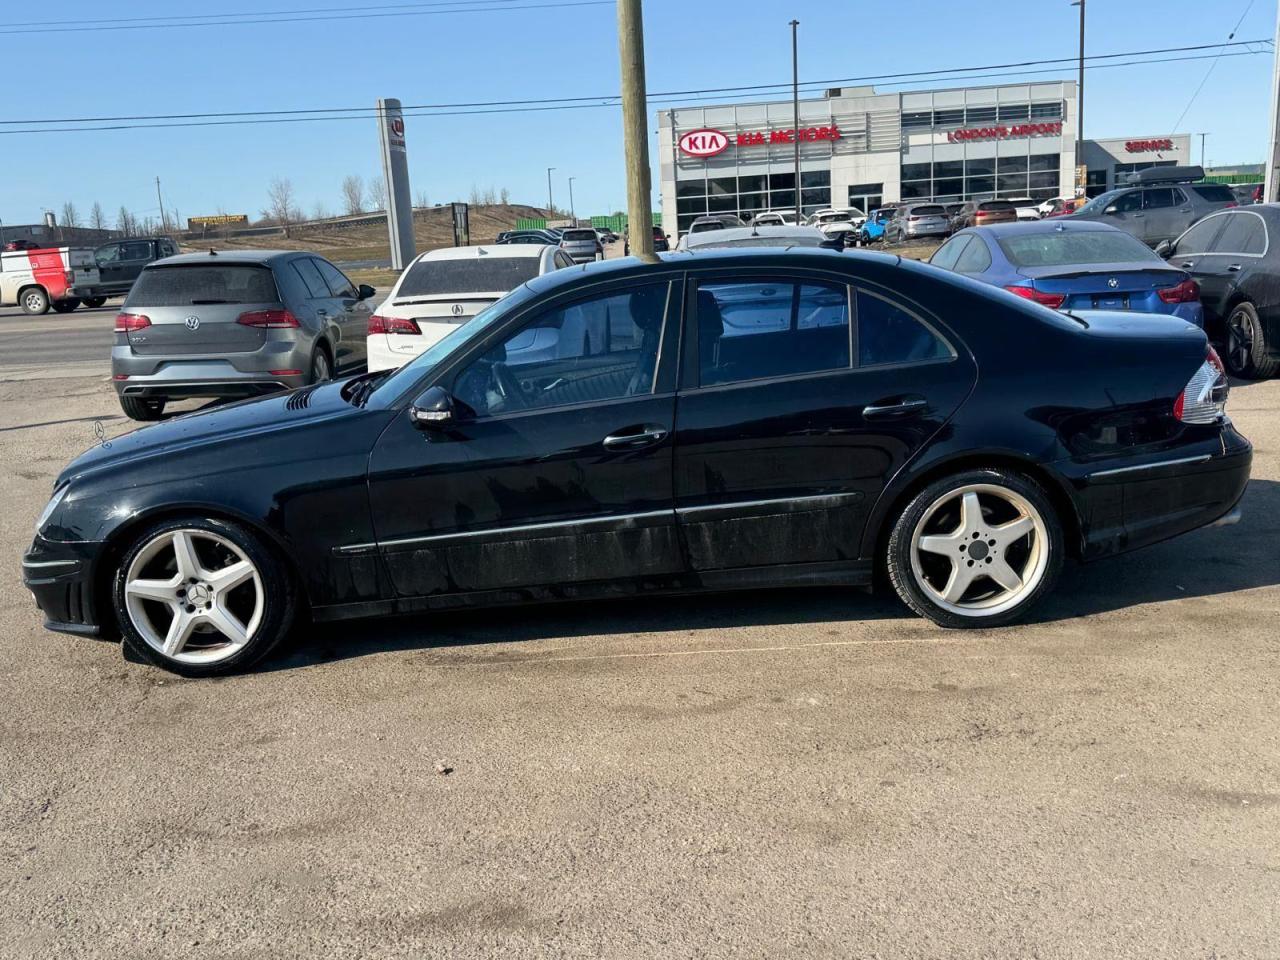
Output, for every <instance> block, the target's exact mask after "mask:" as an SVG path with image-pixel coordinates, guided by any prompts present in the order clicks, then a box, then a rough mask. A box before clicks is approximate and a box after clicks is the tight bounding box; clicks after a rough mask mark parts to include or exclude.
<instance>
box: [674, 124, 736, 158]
mask: <svg viewBox="0 0 1280 960" xmlns="http://www.w3.org/2000/svg"><path fill="white" fill-rule="evenodd" d="M728 147H729V138H728V137H726V136H725V135H724V134H723V133H721V132H720V131H719V130H690V131H689V132H688V133H686V134H685V135H684V136H683V137H681V138H680V150H681V152H682V153H687V154H688V155H689V156H691V157H714V156H715V155H716V154H718V153H724V151H725V150H726V149H728Z"/></svg>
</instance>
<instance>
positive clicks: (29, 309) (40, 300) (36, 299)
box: [22, 287, 49, 316]
mask: <svg viewBox="0 0 1280 960" xmlns="http://www.w3.org/2000/svg"><path fill="white" fill-rule="evenodd" d="M22 312H23V313H26V314H29V315H31V316H37V315H39V314H42V313H48V312H49V295H48V294H47V293H45V292H44V290H42V289H41V288H40V287H31V288H30V289H27V290H23V291H22Z"/></svg>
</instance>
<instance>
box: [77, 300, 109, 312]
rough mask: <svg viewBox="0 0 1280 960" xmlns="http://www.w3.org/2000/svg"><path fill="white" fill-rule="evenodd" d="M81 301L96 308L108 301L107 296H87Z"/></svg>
mask: <svg viewBox="0 0 1280 960" xmlns="http://www.w3.org/2000/svg"><path fill="white" fill-rule="evenodd" d="M80 302H81V303H83V304H84V305H85V306H86V307H90V308H92V309H94V310H96V309H97V308H98V307H100V306H102V305H103V304H105V303H106V302H107V298H106V297H85V298H84V299H83V300H81V301H80Z"/></svg>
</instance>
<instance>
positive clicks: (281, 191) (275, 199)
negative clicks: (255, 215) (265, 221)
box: [267, 177, 301, 237]
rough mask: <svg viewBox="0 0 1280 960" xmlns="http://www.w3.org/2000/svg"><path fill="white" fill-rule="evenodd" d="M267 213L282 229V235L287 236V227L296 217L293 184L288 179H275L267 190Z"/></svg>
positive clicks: (297, 218) (296, 207)
mask: <svg viewBox="0 0 1280 960" xmlns="http://www.w3.org/2000/svg"><path fill="white" fill-rule="evenodd" d="M267 212H268V213H269V215H270V217H271V219H272V220H274V221H275V222H276V223H278V224H280V226H282V227H284V235H285V236H286V237H287V236H289V225H290V224H292V223H293V222H294V221H295V220H299V219H301V218H300V217H298V216H297V212H298V206H297V204H296V203H295V202H294V199H293V184H292V183H291V182H290V181H289V180H288V179H283V178H281V177H275V178H274V179H272V181H271V185H270V186H269V187H268V188H267Z"/></svg>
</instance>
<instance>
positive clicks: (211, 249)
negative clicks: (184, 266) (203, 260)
mask: <svg viewBox="0 0 1280 960" xmlns="http://www.w3.org/2000/svg"><path fill="white" fill-rule="evenodd" d="M217 255H218V251H217V250H215V249H213V247H210V248H209V256H211V257H216V256H217Z"/></svg>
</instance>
